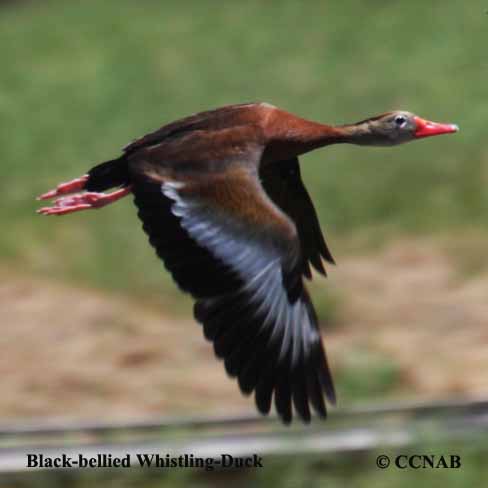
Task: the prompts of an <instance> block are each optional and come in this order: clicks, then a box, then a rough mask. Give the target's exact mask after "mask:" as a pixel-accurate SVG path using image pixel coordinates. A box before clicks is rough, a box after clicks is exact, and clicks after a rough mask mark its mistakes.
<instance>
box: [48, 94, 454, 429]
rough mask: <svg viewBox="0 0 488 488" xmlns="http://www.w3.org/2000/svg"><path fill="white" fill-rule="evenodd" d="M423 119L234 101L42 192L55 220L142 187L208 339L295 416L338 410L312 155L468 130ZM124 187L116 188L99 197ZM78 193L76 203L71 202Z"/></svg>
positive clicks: (161, 247)
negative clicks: (326, 118) (357, 118)
mask: <svg viewBox="0 0 488 488" xmlns="http://www.w3.org/2000/svg"><path fill="white" fill-rule="evenodd" d="M457 130H458V127H457V126H456V125H452V124H437V123H434V122H429V121H427V120H424V119H421V118H420V117H417V116H415V115H413V114H411V113H409V112H388V113H384V114H382V115H379V116H377V117H373V118H370V119H366V120H362V121H361V122H357V123H355V124H350V125H341V126H330V125H324V124H320V123H317V122H311V121H309V120H305V119H302V118H300V117H297V116H295V115H292V114H290V113H288V112H285V111H283V110H280V109H278V108H276V107H273V106H272V105H269V104H267V103H249V104H242V105H230V106H227V107H223V108H219V109H217V110H212V111H208V112H202V113H199V114H196V115H192V116H190V117H187V118H184V119H181V120H178V121H176V122H173V123H171V124H168V125H165V126H164V127H162V128H160V129H158V130H157V131H155V132H152V133H150V134H148V135H146V136H144V137H141V138H140V139H137V140H136V141H134V142H132V143H131V144H129V145H128V146H127V147H126V148H125V149H124V152H123V155H122V156H121V157H119V158H117V159H114V160H112V161H107V162H105V163H102V164H99V165H98V166H95V167H94V168H92V169H91V170H90V171H89V172H88V173H87V174H86V175H85V176H82V177H81V178H77V179H75V180H73V181H70V182H68V183H63V184H60V185H59V186H58V187H57V188H56V189H55V190H52V191H50V192H47V193H45V194H44V195H41V196H40V197H39V198H40V199H42V200H45V199H50V198H54V197H58V198H57V199H56V200H55V201H54V205H53V206H52V207H45V208H41V209H40V210H39V213H41V214H43V215H63V214H67V213H71V212H76V211H78V210H85V209H91V208H99V207H102V206H104V205H107V204H108V203H111V202H114V201H116V200H118V199H119V198H121V197H123V196H125V195H127V194H129V193H133V194H134V197H135V204H136V205H137V207H138V209H139V217H140V219H141V220H142V222H143V228H144V230H145V232H146V233H147V234H148V236H149V241H150V243H151V244H152V245H153V246H154V247H155V249H156V252H157V254H158V256H159V257H160V258H161V259H162V260H163V261H164V263H165V265H166V267H167V268H168V270H169V271H170V272H171V274H172V275H173V278H174V280H175V281H176V283H177V284H178V285H179V286H180V288H181V289H182V290H183V291H185V292H187V293H190V294H191V295H192V296H193V298H194V299H195V301H196V303H195V308H194V313H195V317H196V319H197V320H198V321H199V322H200V323H202V324H203V331H204V334H205V337H206V338H207V339H209V340H211V341H212V342H213V345H214V349H215V354H216V355H217V356H218V357H219V358H220V359H223V360H224V364H225V368H226V370H227V373H228V374H229V375H230V376H232V377H237V379H238V382H239V386H240V389H241V391H242V392H243V393H245V394H250V393H252V392H255V399H256V405H257V408H258V410H259V411H260V412H261V413H263V414H267V413H268V412H269V410H270V407H271V400H272V396H273V394H274V402H275V406H276V410H277V412H278V415H279V416H280V417H281V419H282V420H283V422H285V423H289V422H290V421H291V419H292V404H293V405H294V407H295V410H296V413H297V414H298V415H299V417H301V419H302V420H303V421H305V422H308V421H309V420H310V417H311V414H310V405H311V406H312V407H313V409H314V410H315V412H316V413H317V414H318V415H320V416H322V417H325V416H326V406H325V402H324V393H325V396H326V397H327V399H328V400H329V401H330V402H331V403H332V404H334V403H335V392H334V386H333V382H332V378H331V375H330V372H329V367H328V365H327V360H326V356H325V352H324V348H323V345H322V341H321V336H320V332H319V330H318V327H317V317H316V315H315V312H314V308H313V305H312V302H311V301H310V297H309V295H308V292H307V289H306V288H305V285H304V283H303V276H305V277H307V278H310V277H311V268H310V266H312V267H313V268H315V269H316V270H317V271H318V272H320V273H322V274H324V275H325V270H324V266H323V262H322V259H325V260H326V261H328V262H329V263H334V260H333V258H332V255H331V253H330V251H329V249H328V248H327V245H326V243H325V240H324V237H323V235H322V232H321V230H320V226H319V222H318V219H317V214H316V213H315V209H314V207H313V204H312V201H311V199H310V197H309V195H308V193H307V190H306V189H305V187H304V185H303V182H302V180H301V177H300V169H299V164H298V156H299V155H300V154H304V153H306V152H308V151H312V150H313V149H317V148H319V147H321V146H327V145H329V144H338V143H350V144H360V145H369V146H392V145H395V144H400V143H404V142H408V141H412V140H415V139H419V138H423V137H428V136H434V135H438V134H446V133H450V132H456V131H457ZM113 187H119V189H118V190H116V191H114V192H112V193H108V194H105V193H99V192H103V191H105V190H107V189H109V188H113ZM66 195H70V196H66Z"/></svg>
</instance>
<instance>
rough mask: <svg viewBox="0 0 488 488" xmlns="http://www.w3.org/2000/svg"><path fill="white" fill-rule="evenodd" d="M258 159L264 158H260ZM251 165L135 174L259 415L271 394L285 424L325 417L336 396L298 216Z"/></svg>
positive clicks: (168, 255)
mask: <svg viewBox="0 0 488 488" xmlns="http://www.w3.org/2000/svg"><path fill="white" fill-rule="evenodd" d="M249 157H258V156H257V155H255V156H252V155H250V156H249ZM251 168H252V165H237V164H236V165H231V166H230V167H229V169H228V170H227V171H226V172H225V173H219V174H214V175H212V174H208V173H206V175H205V178H195V177H194V176H191V175H185V178H184V179H182V178H181V177H180V179H175V177H174V175H173V176H171V177H169V176H168V177H162V176H158V177H157V180H156V179H155V177H154V176H152V177H149V176H147V175H139V176H137V175H136V176H134V178H133V186H132V188H133V192H134V195H135V203H136V205H137V206H138V208H139V217H140V218H141V220H142V222H143V228H144V230H145V231H146V233H147V234H148V235H149V240H150V242H151V244H152V245H153V246H154V247H155V249H156V251H157V253H158V255H159V257H160V258H161V259H162V260H163V261H164V263H165V265H166V267H167V268H168V270H169V271H170V272H171V274H172V275H173V278H174V279H175V281H176V282H177V283H178V285H179V286H180V287H181V288H182V289H183V290H184V291H186V292H188V293H191V294H192V295H193V297H194V298H195V299H196V303H195V310H194V312H195V317H196V319H197V320H198V321H199V322H201V323H202V324H203V330H204V334H205V336H206V338H207V339H209V340H211V341H212V342H213V345H214V349H215V353H216V355H217V356H218V357H219V358H221V359H223V360H224V364H225V367H226V370H227V372H228V374H229V375H231V376H233V377H237V379H238V382H239V386H240V388H241V391H242V392H243V393H245V394H250V393H252V392H255V399H256V404H257V407H258V409H259V410H260V412H262V413H265V414H266V413H268V412H269V410H270V406H271V401H272V396H274V402H275V406H276V410H277V412H278V414H279V415H280V417H281V418H282V419H283V421H284V422H290V421H291V419H292V403H293V405H294V406H295V410H296V412H297V413H298V415H299V416H300V417H301V418H302V419H303V420H304V421H306V422H308V421H309V420H310V407H309V405H311V406H312V407H313V408H314V410H315V411H316V412H317V413H318V414H319V415H321V416H325V415H326V408H325V403H324V398H323V394H324V392H325V394H326V395H327V397H328V398H329V400H330V401H331V402H334V401H335V394H334V388H333V384H332V378H331V376H330V372H329V368H328V365H327V360H326V357H325V352H324V349H323V345H322V341H321V336H320V333H319V331H318V327H317V318H316V316H315V312H314V310H313V306H312V303H311V301H310V298H309V296H308V293H307V291H306V289H305V288H304V285H303V282H302V276H301V273H302V270H301V262H302V257H301V248H300V241H299V239H298V236H297V230H296V227H295V225H294V224H293V222H292V221H291V220H290V219H289V218H288V217H287V216H286V215H285V214H284V213H283V212H282V211H281V210H280V209H279V208H278V207H277V206H276V205H274V204H273V202H272V201H271V200H270V199H269V198H268V196H267V195H266V193H265V192H264V191H263V189H262V187H261V184H260V182H259V178H258V175H257V174H256V173H255V171H254V170H253V169H251Z"/></svg>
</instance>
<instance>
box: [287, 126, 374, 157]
mask: <svg viewBox="0 0 488 488" xmlns="http://www.w3.org/2000/svg"><path fill="white" fill-rule="evenodd" d="M279 132H280V136H281V137H280V139H281V140H282V141H283V142H285V144H287V145H288V148H289V149H290V150H292V152H294V153H296V155H300V154H304V153H307V152H309V151H313V150H314V149H318V148H320V147H324V146H329V145H331V144H360V145H370V144H374V140H373V137H372V134H371V132H370V128H369V126H368V124H367V123H360V124H346V125H337V126H333V125H327V124H321V123H319V122H313V121H310V120H305V119H300V118H298V117H293V118H289V119H288V120H286V125H285V126H282V130H280V131H279Z"/></svg>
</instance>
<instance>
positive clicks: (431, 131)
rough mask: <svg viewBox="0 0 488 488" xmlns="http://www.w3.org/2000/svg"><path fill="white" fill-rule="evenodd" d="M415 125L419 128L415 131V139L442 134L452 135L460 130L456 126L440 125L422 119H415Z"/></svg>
mask: <svg viewBox="0 0 488 488" xmlns="http://www.w3.org/2000/svg"><path fill="white" fill-rule="evenodd" d="M415 124H416V126H417V128H416V130H415V137H416V138H417V139H419V138H421V137H430V136H438V135H441V134H451V133H452V132H457V131H458V130H459V127H458V126H457V125H456V124H439V123H437V122H431V121H430V120H425V119H421V118H420V117H415Z"/></svg>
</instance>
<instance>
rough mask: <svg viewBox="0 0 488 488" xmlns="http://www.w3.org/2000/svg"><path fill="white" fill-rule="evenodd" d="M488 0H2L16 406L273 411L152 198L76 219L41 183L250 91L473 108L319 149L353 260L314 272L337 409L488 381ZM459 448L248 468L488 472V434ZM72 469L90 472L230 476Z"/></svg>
mask: <svg viewBox="0 0 488 488" xmlns="http://www.w3.org/2000/svg"><path fill="white" fill-rule="evenodd" d="M487 9H488V4H487V3H486V2H484V1H481V0H472V1H470V2H464V1H461V0H459V1H457V0H453V1H450V2H444V1H441V0H439V1H435V0H434V1H431V2H423V1H421V0H411V1H409V2H396V1H380V0H376V1H371V2H355V1H352V0H343V1H341V2H336V1H321V2H319V1H317V2H312V1H310V2H294V1H292V0H290V1H287V0H283V1H269V2H259V1H247V2H238V1H229V2H215V1H211V0H193V1H186V2H160V1H156V0H154V1H151V0H144V1H139V2H131V1H129V0H117V1H115V0H106V1H104V2H97V1H95V0H85V1H83V2H74V1H61V0H45V1H43V2H35V1H21V0H19V1H14V0H11V1H0V39H1V42H0V55H1V60H2V62H1V68H0V127H1V130H0V159H1V163H0V164H1V169H2V177H1V179H0V199H1V205H0V224H1V228H2V232H1V234H0V321H1V334H0V345H1V351H2V352H1V355H0V378H1V382H2V393H1V394H0V422H1V423H2V424H3V425H8V424H9V423H16V424H19V423H22V422H32V421H33V420H42V419H52V418H61V419H69V420H70V421H77V420H87V419H98V420H105V419H106V420H108V421H113V420H114V419H115V420H117V421H124V420H133V419H138V418H147V417H151V416H172V415H176V414H178V415H182V414H185V415H195V414H198V415H200V416H205V415H219V414H229V413H236V414H237V413H247V414H254V403H253V400H252V398H243V397H242V396H241V395H240V393H239V391H238V388H237V385H236V384H235V382H234V381H233V380H230V379H229V378H227V377H226V374H225V372H224V368H223V366H222V364H220V363H219V362H217V361H216V360H215V359H214V357H213V351H212V348H211V345H210V344H208V343H206V342H205V340H204V339H203V335H202V332H201V329H200V328H199V326H197V325H196V324H195V323H194V322H193V320H192V317H191V301H190V300H189V299H188V298H186V297H184V296H183V295H182V294H181V293H180V292H178V290H177V288H176V286H175V285H174V284H173V283H172V281H171V279H170V277H169V275H168V274H167V273H166V271H165V270H164V267H163V266H162V264H161V263H160V262H159V261H158V260H157V259H156V256H155V254H154V252H153V250H152V248H150V246H149V244H148V243H147V239H146V236H145V235H144V234H143V232H142V230H141V225H140V223H139V221H138V219H137V216H136V212H135V208H134V206H133V204H132V202H131V201H130V199H125V200H124V201H121V202H120V203H117V204H116V205H113V206H110V207H109V208H106V209H104V210H103V211H101V212H86V213H85V212H82V213H80V214H75V215H71V216H67V217H64V218H60V219H54V218H51V219H45V218H42V217H40V216H38V215H36V214H35V210H36V208H37V207H38V202H36V201H35V197H36V196H37V195H39V194H40V193H42V192H44V191H46V190H47V189H49V188H52V187H53V186H55V185H56V184H57V183H58V182H60V181H65V180H69V179H72V178H74V177H77V176H80V175H82V174H84V173H85V172H86V170H87V169H89V168H90V167H91V166H93V165H94V164H96V163H98V162H100V161H104V160H107V159H111V158H113V157H116V156H118V155H119V154H120V149H121V148H122V147H123V146H124V145H125V144H126V143H128V142H129V141H131V140H132V139H134V138H135V137H137V136H140V135H142V134H144V133H146V132H148V131H151V130H153V129H155V128H157V127H159V126H161V125H163V124H165V123H167V122H170V121H172V120H174V119H177V118H180V117H182V116H186V115H189V114H191V113H194V112H198V111H201V110H206V109H209V108H214V107H218V106H221V105H225V104H231V103H240V102H249V101H267V102H269V103H272V104H274V105H277V106H279V107H280V108H283V109H286V110H288V111H291V112H293V113H296V114H297V115H300V116H302V117H305V118H308V119H312V120H318V121H322V122H325V123H331V124H340V123H347V122H354V121H357V120H360V119H364V118H366V117H368V116H373V115H376V114H378V113H381V112H384V111H388V110H392V109H404V110H409V111H412V112H415V113H417V114H418V115H420V116H422V117H425V118H428V119H431V120H435V121H439V122H452V123H457V124H459V125H460V127H461V132H460V133H459V134H456V135H455V136H445V137H439V138H432V139H426V140H423V141H419V142H415V143H414V144H407V145H405V146H401V147H395V148H387V149H385V148H366V147H353V146H351V147H347V146H342V145H341V146H338V147H329V148H326V149H324V150H320V151H316V152H314V153H312V154H310V155H307V156H305V157H302V158H301V162H302V171H303V177H304V180H305V183H306V185H307V187H308V188H309V191H310V193H311V195H312V197H313V200H314V202H315V203H316V206H317V210H318V212H319V215H320V221H321V224H322V228H323V229H324V232H325V235H326V237H327V239H328V242H329V246H330V247H331V250H332V253H333V255H334V256H335V258H336V261H337V263H338V265H337V266H336V267H333V268H329V277H328V278H327V279H323V278H321V277H316V278H315V280H314V283H313V285H312V293H313V298H314V302H315V303H316V306H317V309H318V312H319V316H320V321H321V326H322V327H323V338H324V342H325V345H326V349H327V351H328V355H329V361H330V363H331V368H332V371H333V374H334V376H335V381H336V387H337V392H338V403H339V406H338V409H339V410H340V409H344V408H349V407H354V406H357V405H364V404H370V403H375V404H379V403H382V402H391V401H395V402H404V401H412V400H415V401H421V400H426V401H427V400H432V399H456V400H458V399H471V398H480V397H483V396H487V395H488V380H487V374H488V348H487V347H486V345H487V342H488V327H487V326H488V300H487V298H488V266H487V259H486V249H487V245H486V243H487V237H488V229H487V215H488V191H487V186H488V149H487V148H486V144H485V141H486V119H487V114H488V101H487V100H488V98H487V83H486V80H487V76H488V57H487V52H486V45H487V33H488V15H487ZM314 425H315V424H314ZM276 428H277V429H279V428H280V427H278V426H277V427H276ZM312 429H313V427H312ZM442 449H443V448H442V447H439V448H438V449H437V451H436V452H440V453H442V452H447V451H446V448H445V449H444V450H442ZM461 449H465V450H466V451H465V456H464V458H463V459H464V460H465V464H464V465H463V470H462V472H456V473H454V472H452V471H451V472H448V471H445V472H443V473H439V472H432V470H430V472H425V471H424V472H422V473H417V472H412V471H410V472H401V473H399V472H396V473H395V472H394V471H389V472H388V473H386V472H384V471H380V470H378V469H377V468H376V467H375V465H374V458H373V461H371V459H369V458H367V459H366V460H361V461H360V462H358V460H357V459H356V458H352V457H347V456H346V457H344V456H342V457H340V458H335V457H332V459H329V460H328V462H327V464H326V465H325V466H324V464H323V463H322V462H321V460H320V458H319V459H318V460H317V458H314V459H310V458H306V457H302V458H301V457H297V456H295V457H293V458H292V459H291V460H290V458H289V457H285V458H280V457H279V456H276V457H274V458H273V459H272V460H270V461H269V463H268V465H267V467H266V469H264V470H258V471H259V472H254V473H246V476H245V481H246V482H249V481H250V480H252V481H253V482H256V483H262V484H263V485H264V484H268V483H270V482H278V481H279V482H280V483H281V484H282V485H283V486H295V484H296V483H297V484H299V485H300V484H305V483H307V484H309V485H311V486H314V485H319V484H327V486H343V485H344V484H347V486H363V485H364V486H370V485H371V486H373V485H375V486H392V485H393V484H398V485H399V486H411V484H412V483H413V482H419V480H420V479H422V480H423V481H422V482H424V483H426V485H425V486H437V484H439V486H440V484H442V485H443V486H466V485H470V484H471V482H472V481H473V480H476V481H478V480H481V479H486V478H487V477H488V471H487V470H486V468H485V465H486V463H485V461H484V459H486V453H487V451H488V444H486V445H485V444H484V443H483V442H481V443H480V444H479V445H477V446H476V448H473V446H472V445H470V447H469V449H468V447H467V446H465V445H456V446H455V448H453V446H452V445H451V446H450V451H456V452H457V451H459V450H461ZM0 459H1V458H0ZM0 462H1V460H0ZM183 471H184V470H183ZM420 475H422V476H420ZM23 476H24V477H19V478H15V479H10V478H9V483H11V484H9V485H8V486H24V484H27V483H39V484H40V485H42V486H44V485H46V486H48V485H49V486H55V483H57V482H58V483H62V482H61V481H59V476H60V474H59V473H57V474H56V473H54V474H52V473H51V474H46V475H45V476H43V477H36V478H35V479H34V478H32V477H29V475H23ZM63 476H67V475H63ZM70 476H71V477H70V478H69V481H70V482H73V483H76V484H77V486H83V487H84V486H90V487H91V486H95V485H96V484H98V483H101V482H103V483H107V481H108V480H115V481H114V483H118V484H117V486H126V485H127V486H132V483H137V485H138V486H140V485H141V484H143V485H144V482H145V483H146V485H147V486H162V485H165V484H168V483H171V486H175V485H177V483H180V482H181V483H187V482H191V483H193V484H195V485H198V484H201V483H203V484H204V483H207V482H212V483H214V482H217V481H219V478H218V476H215V475H214V477H213V478H212V479H211V480H210V481H209V480H207V479H206V478H205V476H203V475H201V474H200V475H199V477H197V478H195V477H194V475H193V474H192V473H188V472H185V473H180V474H178V473H177V472H173V473H171V475H167V474H163V473H159V474H157V476H155V475H154V474H152V475H149V474H147V475H144V476H146V477H147V479H146V478H145V477H144V476H143V475H139V474H137V475H135V474H134V473H132V474H130V473H129V472H118V473H115V474H114V473H109V474H107V473H105V474H102V473H95V474H93V475H90V476H86V475H83V476H82V474H80V473H78V475H77V474H72V475H70ZM139 476H141V477H139ZM226 476H227V478H226V481H229V478H228V475H226ZM233 476H235V477H236V479H235V480H234V479H233V482H242V479H241V478H240V477H239V476H238V475H236V474H235V473H234V475H233ZM134 477H136V478H137V480H136V479H135V478H134ZM64 482H66V479H64V481H63V483H64ZM0 483H1V481H0ZM124 483H125V484H124ZM146 485H144V486H146ZM59 486H65V485H64V484H59ZM134 486H135V485H134ZM472 486H474V485H472ZM479 486H482V485H481V484H480V485H479Z"/></svg>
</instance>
